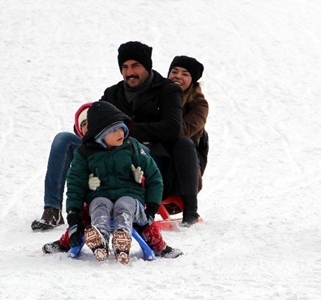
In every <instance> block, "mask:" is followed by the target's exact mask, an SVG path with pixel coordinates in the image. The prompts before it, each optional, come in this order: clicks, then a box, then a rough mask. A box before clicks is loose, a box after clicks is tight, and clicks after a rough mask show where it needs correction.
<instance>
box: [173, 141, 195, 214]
mask: <svg viewBox="0 0 321 300" xmlns="http://www.w3.org/2000/svg"><path fill="white" fill-rule="evenodd" d="M172 156H173V164H174V169H175V179H174V184H173V194H174V195H179V196H181V197H182V199H183V202H184V212H183V218H184V216H185V215H190V216H196V215H197V193H198V184H199V178H198V176H199V163H198V156H197V152H196V147H195V144H194V142H193V141H192V140H191V139H190V138H188V137H180V138H178V139H177V141H176V142H175V144H174V145H173V148H172Z"/></svg>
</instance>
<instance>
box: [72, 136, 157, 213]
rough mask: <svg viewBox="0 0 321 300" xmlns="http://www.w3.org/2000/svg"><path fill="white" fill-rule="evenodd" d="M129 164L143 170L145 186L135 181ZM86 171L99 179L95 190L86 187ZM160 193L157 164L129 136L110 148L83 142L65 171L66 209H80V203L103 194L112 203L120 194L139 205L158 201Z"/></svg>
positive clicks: (81, 204)
mask: <svg viewBox="0 0 321 300" xmlns="http://www.w3.org/2000/svg"><path fill="white" fill-rule="evenodd" d="M131 164H133V165H134V166H135V167H138V166H139V167H141V169H142V171H144V176H145V187H142V185H141V184H139V183H137V182H136V181H135V179H134V176H133V174H132V170H131ZM90 174H94V176H97V177H98V178H99V179H100V181H101V183H100V187H99V188H97V190H95V191H91V190H89V188H88V178H89V175H90ZM162 192H163V182H162V176H161V174H160V172H159V170H158V167H157V165H156V163H155V162H154V160H153V159H152V158H151V156H150V155H149V154H147V153H146V152H145V151H144V149H143V148H142V145H141V144H140V143H139V142H138V141H137V140H135V139H133V138H131V137H129V138H127V139H125V140H124V143H123V145H121V146H119V147H116V148H113V149H111V150H108V149H106V148H104V147H102V146H100V145H99V144H97V143H87V144H83V145H81V146H80V147H79V148H78V149H77V150H76V151H75V154H74V159H73V161H72V164H71V167H70V169H69V171H68V174H67V204H66V210H67V212H68V211H70V210H72V209H75V208H76V209H79V210H82V208H83V203H84V202H87V203H88V204H90V202H91V201H92V200H93V199H94V198H96V197H106V198H108V199H110V200H111V201H113V202H115V201H116V200H117V199H119V198H120V197H122V196H130V197H133V198H134V199H137V200H139V201H141V202H142V203H143V204H149V203H156V204H160V203H161V200H162Z"/></svg>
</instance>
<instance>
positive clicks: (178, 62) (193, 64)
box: [167, 55, 204, 83]
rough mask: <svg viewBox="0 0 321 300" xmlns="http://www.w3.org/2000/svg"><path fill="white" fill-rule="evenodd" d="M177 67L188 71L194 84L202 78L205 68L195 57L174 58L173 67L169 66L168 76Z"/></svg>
mask: <svg viewBox="0 0 321 300" xmlns="http://www.w3.org/2000/svg"><path fill="white" fill-rule="evenodd" d="M175 67H181V68H184V69H186V70H187V71H188V72H189V73H190V74H191V76H192V81H193V83H196V82H197V80H199V79H200V78H201V77H202V75H203V71H204V66H203V65H202V64H201V63H200V62H199V61H197V60H196V59H195V58H193V57H189V56H185V55H182V56H175V57H174V59H173V61H172V63H171V65H170V66H169V70H168V75H169V73H170V72H171V70H172V69H173V68H175ZM167 77H168V76H167Z"/></svg>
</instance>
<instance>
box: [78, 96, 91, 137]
mask: <svg viewBox="0 0 321 300" xmlns="http://www.w3.org/2000/svg"><path fill="white" fill-rule="evenodd" d="M91 104H92V102H88V103H85V104H83V105H82V106H80V107H79V108H78V110H77V111H76V113H75V131H76V133H77V135H78V136H79V137H81V138H82V137H83V136H84V135H83V133H82V131H81V128H80V125H81V123H82V122H83V121H84V120H87V111H88V109H89V107H90V106H91Z"/></svg>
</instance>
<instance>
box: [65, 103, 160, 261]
mask: <svg viewBox="0 0 321 300" xmlns="http://www.w3.org/2000/svg"><path fill="white" fill-rule="evenodd" d="M87 121H88V131H87V133H86V134H85V136H84V137H83V139H82V141H83V143H82V145H81V146H80V147H79V148H78V149H77V150H76V151H75V154H74V159H73V161H72V164H71V168H70V169H69V172H68V175H67V204H66V206H67V213H68V216H67V220H68V224H69V236H70V244H71V246H72V247H74V246H77V245H79V244H80V243H81V236H82V232H83V229H84V228H83V225H82V221H81V216H80V212H81V210H82V208H83V202H84V200H83V199H86V202H87V204H88V205H89V214H90V217H91V226H88V227H87V228H86V229H85V231H84V235H85V242H86V245H87V246H88V247H89V248H90V249H91V250H92V251H93V253H94V256H95V257H96V259H98V260H106V259H107V258H108V247H109V239H110V235H111V228H110V220H111V219H113V222H114V229H113V238H112V247H113V250H114V253H115V257H116V259H117V260H118V261H119V262H120V263H122V264H127V263H128V262H129V257H130V256H129V250H130V246H131V232H132V226H133V223H134V222H135V223H138V225H141V226H144V225H145V224H146V225H147V224H149V223H150V222H152V220H153V219H154V216H155V214H156V212H157V211H158V207H159V204H160V202H161V199H162V190H163V183H162V177H161V174H160V172H159V170H158V168H157V166H156V164H155V162H154V160H153V159H152V158H151V157H150V156H149V154H147V153H146V152H145V151H144V148H143V146H142V145H141V144H140V143H138V142H137V141H136V140H135V139H133V138H130V137H128V132H129V130H128V127H127V125H126V124H129V122H130V118H129V117H128V116H127V115H125V114H124V113H122V112H121V111H120V110H118V109H117V108H116V107H115V106H113V105H112V104H110V103H108V102H103V101H98V102H94V103H93V104H92V106H91V107H90V108H89V110H88V114H87ZM90 174H94V176H97V177H98V178H99V180H100V186H99V187H98V188H97V189H96V190H94V191H92V190H90V189H89V188H88V177H89V175H90ZM143 174H144V176H142V175H143ZM142 178H143V179H145V180H143V181H142Z"/></svg>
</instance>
